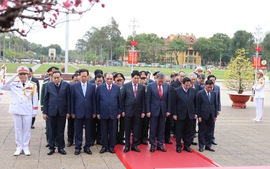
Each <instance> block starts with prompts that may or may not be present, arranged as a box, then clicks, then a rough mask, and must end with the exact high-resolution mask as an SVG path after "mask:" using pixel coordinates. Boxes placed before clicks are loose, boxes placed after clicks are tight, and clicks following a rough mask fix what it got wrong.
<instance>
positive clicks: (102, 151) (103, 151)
mask: <svg viewBox="0 0 270 169" xmlns="http://www.w3.org/2000/svg"><path fill="white" fill-rule="evenodd" d="M106 151H107V149H106V148H105V147H102V148H101V150H100V151H99V153H100V154H103V153H105V152H106Z"/></svg>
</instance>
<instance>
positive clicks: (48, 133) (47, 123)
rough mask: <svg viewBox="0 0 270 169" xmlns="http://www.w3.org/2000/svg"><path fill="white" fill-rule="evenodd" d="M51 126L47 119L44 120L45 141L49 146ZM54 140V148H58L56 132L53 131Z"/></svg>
mask: <svg viewBox="0 0 270 169" xmlns="http://www.w3.org/2000/svg"><path fill="white" fill-rule="evenodd" d="M50 128H51V126H50V120H49V119H47V120H46V141H47V143H48V144H49V143H50V131H51V129H50ZM54 134H55V135H54V138H55V140H54V145H55V146H56V147H58V141H57V140H58V139H57V131H55V132H54Z"/></svg>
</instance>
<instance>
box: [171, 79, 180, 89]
mask: <svg viewBox="0 0 270 169" xmlns="http://www.w3.org/2000/svg"><path fill="white" fill-rule="evenodd" d="M171 86H172V87H173V88H178V87H181V82H180V81H179V80H178V79H177V80H176V81H172V82H171Z"/></svg>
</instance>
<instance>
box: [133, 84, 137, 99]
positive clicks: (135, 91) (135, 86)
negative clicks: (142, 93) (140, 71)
mask: <svg viewBox="0 0 270 169" xmlns="http://www.w3.org/2000/svg"><path fill="white" fill-rule="evenodd" d="M133 92H134V97H136V95H137V85H136V84H135V85H134V90H133Z"/></svg>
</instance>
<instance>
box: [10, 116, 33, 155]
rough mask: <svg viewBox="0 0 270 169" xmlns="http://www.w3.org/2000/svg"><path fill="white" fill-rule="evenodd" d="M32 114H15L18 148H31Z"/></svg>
mask: <svg viewBox="0 0 270 169" xmlns="http://www.w3.org/2000/svg"><path fill="white" fill-rule="evenodd" d="M31 124H32V116H26V115H17V114H14V127H15V142H16V147H17V150H29V145H30V139H31Z"/></svg>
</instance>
